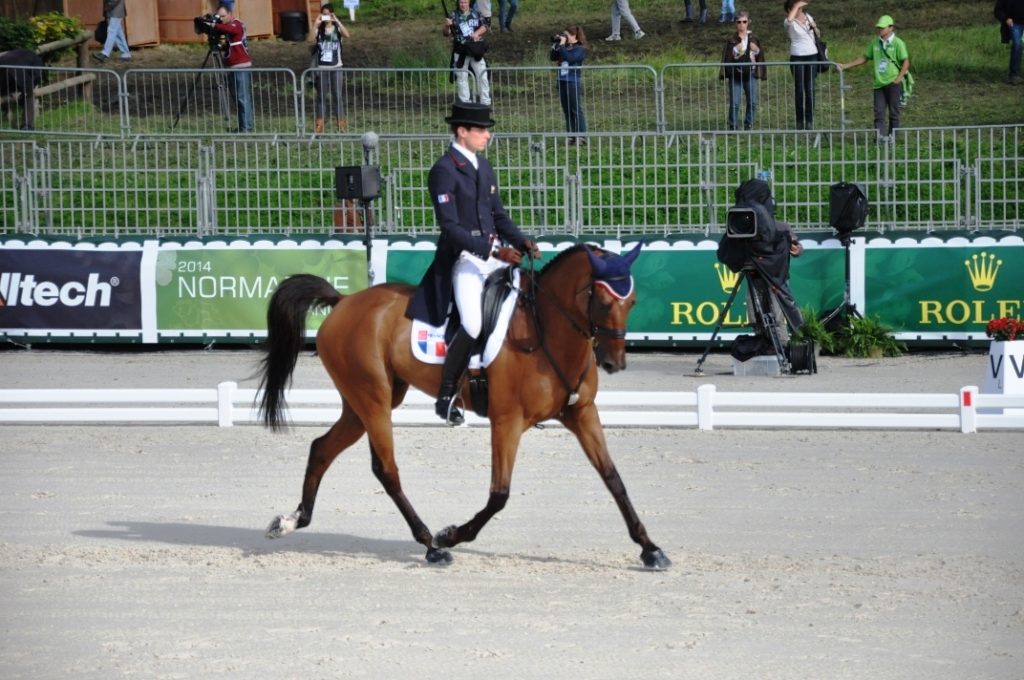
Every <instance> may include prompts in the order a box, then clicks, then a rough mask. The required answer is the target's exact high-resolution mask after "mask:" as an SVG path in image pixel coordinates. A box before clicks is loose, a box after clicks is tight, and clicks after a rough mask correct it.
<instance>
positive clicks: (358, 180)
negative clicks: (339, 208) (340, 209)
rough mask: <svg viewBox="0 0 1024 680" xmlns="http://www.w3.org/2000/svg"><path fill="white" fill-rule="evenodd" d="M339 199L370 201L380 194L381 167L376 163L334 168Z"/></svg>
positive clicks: (335, 185)
mask: <svg viewBox="0 0 1024 680" xmlns="http://www.w3.org/2000/svg"><path fill="white" fill-rule="evenodd" d="M334 189H335V191H336V192H337V194H338V200H345V199H348V200H353V201H354V200H361V201H369V200H371V199H374V198H377V197H378V196H380V168H379V167H377V166H376V165H344V166H338V167H336V168H334Z"/></svg>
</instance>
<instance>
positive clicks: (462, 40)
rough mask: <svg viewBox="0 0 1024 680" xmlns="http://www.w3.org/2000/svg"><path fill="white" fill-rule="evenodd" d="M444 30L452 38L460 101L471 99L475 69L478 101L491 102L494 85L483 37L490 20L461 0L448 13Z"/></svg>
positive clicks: (453, 60) (454, 71) (486, 103)
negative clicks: (470, 83)
mask: <svg viewBox="0 0 1024 680" xmlns="http://www.w3.org/2000/svg"><path fill="white" fill-rule="evenodd" d="M442 32H443V34H444V35H445V37H450V38H451V39H452V58H451V68H452V77H453V79H454V81H455V84H456V88H457V92H456V95H457V97H458V101H460V102H467V103H468V102H471V101H472V99H471V98H470V95H469V74H470V72H471V71H472V73H473V78H474V80H475V82H476V91H477V95H478V97H477V99H478V101H479V103H480V104H485V105H487V106H490V105H491V88H490V85H489V84H488V82H487V62H485V61H484V53H486V52H487V43H485V42H484V40H483V36H484V33H486V32H487V22H486V21H485V20H484V18H483V17H482V16H481V15H480V13H479V12H477V11H476V10H475V9H470V6H469V0H458V8H457V9H456V10H455V11H454V12H452V13H451V14H450V15H448V16H447V17H445V19H444V28H443V29H442Z"/></svg>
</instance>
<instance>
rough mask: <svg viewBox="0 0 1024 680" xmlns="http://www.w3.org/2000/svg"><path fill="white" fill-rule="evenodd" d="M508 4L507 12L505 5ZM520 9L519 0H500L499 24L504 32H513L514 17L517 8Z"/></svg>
mask: <svg viewBox="0 0 1024 680" xmlns="http://www.w3.org/2000/svg"><path fill="white" fill-rule="evenodd" d="M506 5H507V6H508V12H507V13H506V12H505V6H506ZM517 9H519V0H498V24H499V26H500V27H501V30H502V32H505V31H508V32H509V33H511V32H512V17H514V16H515V15H516V10H517Z"/></svg>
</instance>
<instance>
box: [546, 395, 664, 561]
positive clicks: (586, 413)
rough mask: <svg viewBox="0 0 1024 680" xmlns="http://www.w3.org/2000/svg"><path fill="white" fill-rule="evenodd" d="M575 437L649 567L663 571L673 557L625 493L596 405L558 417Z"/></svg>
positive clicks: (642, 558) (624, 486)
mask: <svg viewBox="0 0 1024 680" xmlns="http://www.w3.org/2000/svg"><path fill="white" fill-rule="evenodd" d="M559 420H561V422H562V424H563V425H565V426H566V427H567V428H568V429H569V430H570V431H571V432H572V433H573V434H575V435H576V438H577V439H578V440H579V442H580V445H581V446H583V451H584V452H585V453H586V454H587V458H588V459H589V460H590V462H591V464H592V465H593V466H594V468H595V469H596V470H597V472H598V474H599V475H601V479H602V480H603V481H604V485H605V486H606V487H607V488H608V491H610V492H611V494H612V497H613V498H614V499H615V503H616V505H618V506H619V512H621V513H622V518H623V519H625V520H626V528H627V529H629V537H630V538H632V539H633V541H635V542H636V543H637V544H638V545H639V546H640V548H641V551H640V559H641V560H642V561H643V563H644V566H645V567H647V568H648V569H654V570H662V569H667V568H668V567H670V566H671V565H672V560H670V559H669V558H668V556H667V555H665V553H664V552H662V550H661V548H659V547H658V546H656V545H655V544H654V542H653V541H652V540H651V539H650V538H649V537H648V536H647V529H646V528H645V527H644V525H643V522H641V521H640V517H638V516H637V514H636V510H634V509H633V503H632V502H631V501H630V500H629V496H628V495H626V485H625V484H623V483H622V477H620V476H619V471H618V470H617V469H616V468H615V463H613V462H612V458H611V455H609V453H608V444H607V442H606V441H605V438H604V430H603V429H602V428H601V420H600V417H599V416H598V414H597V407H595V406H594V405H593V404H590V405H589V406H585V407H583V408H582V409H579V410H570V411H568V412H566V413H565V414H564V415H562V417H560V418H559Z"/></svg>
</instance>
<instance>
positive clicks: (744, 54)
mask: <svg viewBox="0 0 1024 680" xmlns="http://www.w3.org/2000/svg"><path fill="white" fill-rule="evenodd" d="M764 62H765V58H764V48H763V47H762V46H761V42H760V41H759V40H758V39H757V38H756V37H754V34H753V32H752V31H751V30H750V13H749V12H740V13H739V14H737V15H736V33H735V34H734V35H733V36H731V37H730V38H729V39H728V40H726V41H725V48H724V49H723V50H722V69H721V71H719V74H718V78H719V80H727V81H728V87H729V112H728V115H727V117H726V123H727V125H728V127H729V129H730V130H737V129H739V120H738V119H739V108H740V97H741V96H742V95H746V97H747V109H746V113H745V115H744V117H743V129H744V130H749V129H751V128H752V127H753V126H754V116H755V115H757V81H758V80H765V79H766V78H767V77H768V73H767V71H766V70H765V66H764Z"/></svg>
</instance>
